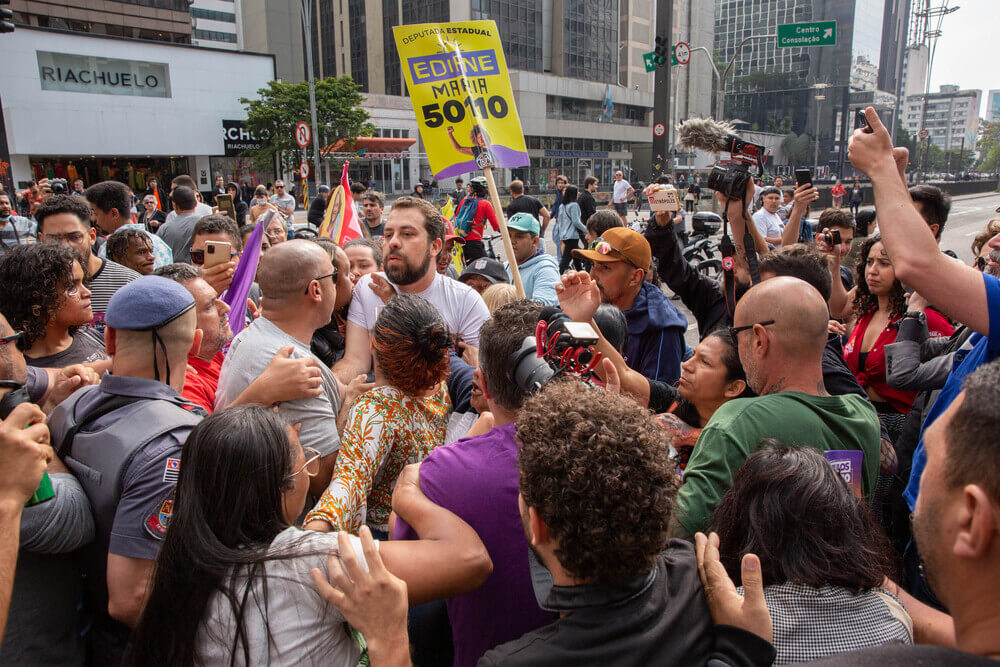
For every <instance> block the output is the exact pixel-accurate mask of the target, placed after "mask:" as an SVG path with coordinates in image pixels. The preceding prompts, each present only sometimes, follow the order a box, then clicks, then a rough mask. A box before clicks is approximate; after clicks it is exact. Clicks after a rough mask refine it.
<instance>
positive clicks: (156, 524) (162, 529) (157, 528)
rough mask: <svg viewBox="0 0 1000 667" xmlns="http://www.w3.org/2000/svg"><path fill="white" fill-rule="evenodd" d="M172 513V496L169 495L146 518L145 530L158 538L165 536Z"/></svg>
mask: <svg viewBox="0 0 1000 667" xmlns="http://www.w3.org/2000/svg"><path fill="white" fill-rule="evenodd" d="M173 513H174V498H173V495H171V496H170V497H169V498H167V499H166V500H164V501H163V502H162V503H161V504H160V507H159V509H157V510H156V511H155V512H153V513H152V514H150V515H149V516H148V517H147V518H146V532H147V533H149V534H150V535H152V536H153V537H155V538H156V539H158V540H162V539H163V538H164V537H166V536H167V526H168V525H170V517H171V516H173Z"/></svg>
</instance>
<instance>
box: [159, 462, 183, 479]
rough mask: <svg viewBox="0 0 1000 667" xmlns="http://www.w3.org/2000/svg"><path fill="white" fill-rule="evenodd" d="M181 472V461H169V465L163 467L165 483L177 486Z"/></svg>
mask: <svg viewBox="0 0 1000 667" xmlns="http://www.w3.org/2000/svg"><path fill="white" fill-rule="evenodd" d="M180 472H181V460H180V459H167V463H166V465H165V466H163V481H164V482H166V483H168V484H176V483H177V476H178V475H179V474H180Z"/></svg>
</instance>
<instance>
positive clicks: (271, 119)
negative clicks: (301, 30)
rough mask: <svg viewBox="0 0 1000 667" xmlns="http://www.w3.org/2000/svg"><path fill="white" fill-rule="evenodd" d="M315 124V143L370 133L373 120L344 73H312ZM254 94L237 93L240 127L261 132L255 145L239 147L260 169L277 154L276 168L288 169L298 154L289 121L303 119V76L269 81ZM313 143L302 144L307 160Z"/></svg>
mask: <svg viewBox="0 0 1000 667" xmlns="http://www.w3.org/2000/svg"><path fill="white" fill-rule="evenodd" d="M315 85H316V124H317V127H318V130H319V140H320V146H321V147H322V146H324V145H327V144H330V143H334V142H336V141H338V140H340V139H354V138H355V137H361V136H371V135H372V134H373V133H374V132H375V126H374V125H372V124H371V123H369V122H368V112H367V111H365V110H364V109H362V108H361V103H362V102H363V101H364V98H363V97H362V96H361V93H359V92H358V85H357V84H356V83H354V80H353V79H352V78H351V77H349V76H341V77H328V78H326V79H317V80H316V82H315ZM257 94H258V95H259V98H258V99H256V100H250V99H247V98H245V97H244V98H241V99H240V103H241V104H242V105H243V106H245V107H246V110H247V120H246V127H247V128H248V129H249V130H250V131H251V132H252V133H253V134H254V135H255V136H257V137H266V139H264V140H263V141H262V142H261V147H260V149H258V150H252V151H247V152H246V153H244V155H246V156H247V157H250V158H251V159H252V160H253V162H254V165H255V166H256V167H257V168H258V169H260V170H262V171H266V170H268V169H271V168H272V167H273V165H274V160H275V157H277V158H278V159H279V160H280V165H281V170H282V171H292V170H293V169H294V168H295V166H296V165H298V163H299V161H300V160H302V153H303V149H301V148H299V145H298V144H297V143H295V136H294V132H295V125H296V124H297V123H298V122H299V121H305V122H307V123H308V122H309V84H308V83H307V82H305V81H300V82H298V83H290V82H288V81H270V82H268V84H267V88H261V89H260V90H258V91H257ZM312 152H313V144H312V142H310V143H309V146H307V147H306V148H305V155H306V158H305V159H306V160H307V161H311V160H312Z"/></svg>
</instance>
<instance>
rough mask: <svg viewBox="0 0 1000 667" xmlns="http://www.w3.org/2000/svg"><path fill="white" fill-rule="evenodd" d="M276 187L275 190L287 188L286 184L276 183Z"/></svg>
mask: <svg viewBox="0 0 1000 667" xmlns="http://www.w3.org/2000/svg"><path fill="white" fill-rule="evenodd" d="M274 189H275V190H284V189H285V186H284V185H275V186H274Z"/></svg>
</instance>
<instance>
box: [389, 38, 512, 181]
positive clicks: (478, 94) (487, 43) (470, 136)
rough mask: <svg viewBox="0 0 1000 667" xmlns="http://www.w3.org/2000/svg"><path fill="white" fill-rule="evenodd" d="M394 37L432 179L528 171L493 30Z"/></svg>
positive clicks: (504, 64)
mask: <svg viewBox="0 0 1000 667" xmlns="http://www.w3.org/2000/svg"><path fill="white" fill-rule="evenodd" d="M392 30H393V34H394V35H395V38H396V47H397V48H398V49H399V60H400V63H401V64H402V67H403V75H404V77H405V78H406V87H407V89H408V90H409V93H410V99H411V100H412V102H413V111H414V113H416V116H417V123H419V125H420V136H421V138H422V139H423V141H424V146H425V147H426V149H427V159H428V161H429V162H430V164H431V171H433V172H434V175H435V177H436V178H448V177H451V176H458V175H461V174H467V173H469V172H473V171H476V170H478V169H483V168H484V167H503V168H510V167H524V166H527V165H528V149H527V147H526V146H525V144H524V134H523V133H522V132H521V119H520V118H519V117H518V115H517V107H516V106H515V104H514V91H513V90H512V89H511V85H510V75H509V74H508V72H507V61H506V59H505V58H504V54H503V45H502V44H501V43H500V33H499V31H498V30H497V25H496V23H495V22H493V21H465V22H461V23H423V24H420V25H403V26H396V27H394V28H393V29H392Z"/></svg>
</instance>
